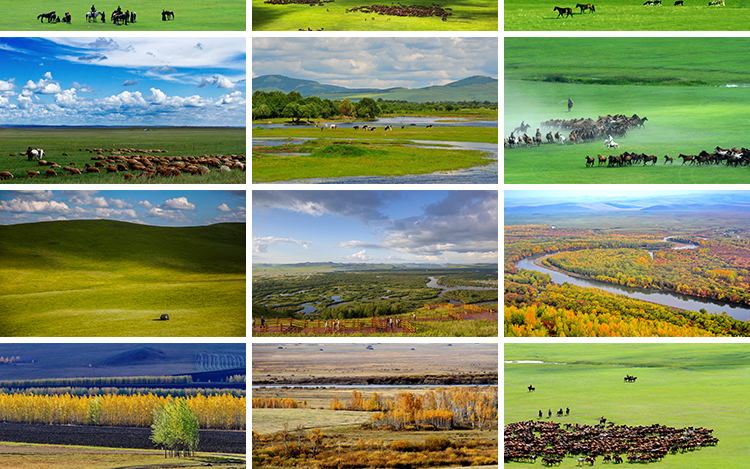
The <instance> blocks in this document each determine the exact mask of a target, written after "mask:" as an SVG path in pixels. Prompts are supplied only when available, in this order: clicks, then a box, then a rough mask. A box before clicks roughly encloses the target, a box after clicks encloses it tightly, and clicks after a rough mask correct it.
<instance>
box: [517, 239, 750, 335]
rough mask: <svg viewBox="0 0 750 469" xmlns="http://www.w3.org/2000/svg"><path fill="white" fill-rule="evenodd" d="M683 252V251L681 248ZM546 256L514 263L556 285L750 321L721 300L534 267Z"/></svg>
mask: <svg viewBox="0 0 750 469" xmlns="http://www.w3.org/2000/svg"><path fill="white" fill-rule="evenodd" d="M682 249H685V248H684V247H682ZM549 255H554V254H546V255H543V256H534V257H527V258H525V259H521V260H520V261H518V262H516V267H518V268H519V269H526V270H533V271H536V272H542V273H544V274H549V275H550V276H552V281H553V282H555V283H556V284H558V285H561V284H563V283H565V282H567V283H569V284H571V285H576V286H579V287H592V288H598V289H600V290H605V291H608V292H610V293H616V294H619V295H626V296H628V297H630V298H635V299H638V300H643V301H648V302H651V303H656V304H660V305H665V306H669V307H672V308H679V309H684V310H687V311H699V310H700V309H701V308H704V309H705V310H706V311H708V312H709V313H714V314H719V313H721V312H726V313H727V314H728V315H729V316H731V317H733V318H735V319H739V320H741V321H747V320H750V309H748V308H745V307H742V306H739V305H732V304H728V303H725V302H722V301H718V300H709V299H706V298H695V297H692V296H687V295H682V294H680V293H672V292H665V291H662V290H651V289H648V288H636V287H626V286H623V285H614V284H611V283H604V282H599V281H596V280H590V279H583V278H579V277H573V276H571V275H568V274H566V273H563V272H558V271H555V270H550V269H548V268H546V267H540V266H538V265H536V264H534V261H535V260H537V259H539V258H541V257H546V256H549Z"/></svg>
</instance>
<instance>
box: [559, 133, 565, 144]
mask: <svg viewBox="0 0 750 469" xmlns="http://www.w3.org/2000/svg"><path fill="white" fill-rule="evenodd" d="M560 145H565V135H560Z"/></svg>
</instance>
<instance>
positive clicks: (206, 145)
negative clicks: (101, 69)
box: [0, 127, 247, 184]
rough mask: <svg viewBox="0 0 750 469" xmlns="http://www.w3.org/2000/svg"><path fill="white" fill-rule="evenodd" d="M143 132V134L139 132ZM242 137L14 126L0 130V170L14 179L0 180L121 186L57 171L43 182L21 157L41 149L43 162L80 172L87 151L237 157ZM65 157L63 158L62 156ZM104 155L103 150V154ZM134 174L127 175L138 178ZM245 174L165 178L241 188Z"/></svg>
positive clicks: (197, 131)
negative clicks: (100, 149)
mask: <svg viewBox="0 0 750 469" xmlns="http://www.w3.org/2000/svg"><path fill="white" fill-rule="evenodd" d="M144 129H148V130H144ZM246 145H247V134H246V129H245V128H244V127H86V128H81V127H70V128H62V127H47V128H40V127H16V128H0V171H10V172H11V173H12V174H13V176H14V179H12V180H7V181H0V182H5V183H12V184H19V183H33V184H39V183H40V182H42V181H44V182H45V183H48V182H55V183H65V184H78V183H84V184H102V183H104V184H106V183H125V182H126V181H125V179H124V178H123V175H122V173H109V174H108V173H106V172H102V173H100V174H90V173H87V174H82V175H78V176H70V175H69V174H68V172H67V171H63V170H62V169H61V168H58V169H56V172H57V174H58V176H57V177H54V178H45V177H44V172H45V171H46V170H47V169H48V168H47V167H46V166H39V165H38V162H37V161H29V159H28V158H27V157H26V156H21V153H22V152H26V149H27V148H28V147H32V148H43V149H44V151H45V157H44V158H45V160H46V161H53V162H55V163H57V164H59V165H60V166H69V165H70V163H71V162H74V163H75V167H77V168H82V169H84V170H85V164H86V163H91V164H92V165H93V164H94V161H92V159H91V158H92V157H95V156H97V154H96V153H95V152H94V153H92V152H90V151H88V150H93V149H95V148H103V149H112V148H114V149H120V148H127V149H135V150H136V151H138V150H166V153H156V154H157V155H160V156H201V155H204V154H206V155H211V154H220V155H232V154H235V155H240V154H246V149H247V147H246ZM64 153H67V154H68V156H65V155H64ZM11 155H14V156H11ZM104 156H109V152H104ZM31 170H34V171H39V172H40V173H41V174H40V175H39V176H37V177H35V178H32V179H28V178H27V177H26V173H27V171H31ZM138 173H139V172H138V171H136V172H134V173H133V174H136V175H137V174H138ZM245 180H246V175H245V173H244V172H242V171H237V170H233V171H230V172H229V173H220V172H219V171H218V169H217V168H212V169H211V173H210V174H208V175H206V176H192V175H189V174H184V175H182V176H180V177H179V178H173V179H170V180H169V182H170V183H212V184H244V183H245ZM131 182H133V183H138V184H143V183H154V182H164V179H163V178H153V179H150V180H143V179H134V180H132V181H131Z"/></svg>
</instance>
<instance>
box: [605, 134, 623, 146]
mask: <svg viewBox="0 0 750 469" xmlns="http://www.w3.org/2000/svg"><path fill="white" fill-rule="evenodd" d="M604 146H605V147H606V148H620V145H618V144H617V142H615V140H614V139H613V138H612V136H611V135H610V136H609V138H608V139H606V140H605V141H604Z"/></svg>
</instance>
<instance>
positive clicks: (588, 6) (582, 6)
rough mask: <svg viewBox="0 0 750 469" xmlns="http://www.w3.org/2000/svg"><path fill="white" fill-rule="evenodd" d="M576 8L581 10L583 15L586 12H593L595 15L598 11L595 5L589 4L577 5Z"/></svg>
mask: <svg viewBox="0 0 750 469" xmlns="http://www.w3.org/2000/svg"><path fill="white" fill-rule="evenodd" d="M576 8H580V9H581V13H583V12H584V11H586V10H591V13H594V12H595V11H596V9H594V4H593V3H587V4H586V5H584V4H582V3H579V4H578V5H576Z"/></svg>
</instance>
